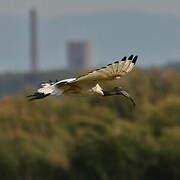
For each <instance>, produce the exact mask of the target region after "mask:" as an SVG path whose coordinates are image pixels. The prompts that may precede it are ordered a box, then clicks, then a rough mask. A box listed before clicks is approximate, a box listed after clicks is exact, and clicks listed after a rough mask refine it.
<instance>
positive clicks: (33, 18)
mask: <svg viewBox="0 0 180 180" xmlns="http://www.w3.org/2000/svg"><path fill="white" fill-rule="evenodd" d="M30 58H31V72H32V73H36V72H37V71H38V48H37V13H36V9H35V8H32V9H31V11H30Z"/></svg>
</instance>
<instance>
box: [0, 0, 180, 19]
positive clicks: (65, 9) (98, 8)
mask: <svg viewBox="0 0 180 180" xmlns="http://www.w3.org/2000/svg"><path fill="white" fill-rule="evenodd" d="M31 7H36V8H37V9H38V11H39V14H40V15H41V16H62V15H74V14H76V15H77V14H87V13H94V12H102V11H112V10H128V11H130V10H133V11H140V12H146V13H152V14H161V15H172V16H176V17H178V18H180V11H179V7H180V1H179V0H0V14H1V15H28V11H29V9H30V8H31Z"/></svg>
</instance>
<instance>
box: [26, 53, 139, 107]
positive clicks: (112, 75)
mask: <svg viewBox="0 0 180 180" xmlns="http://www.w3.org/2000/svg"><path fill="white" fill-rule="evenodd" d="M137 58H138V56H133V55H131V56H129V58H126V56H125V57H123V58H122V60H121V61H116V62H114V63H112V64H108V65H107V66H105V67H102V68H100V69H96V70H94V71H91V72H89V73H88V74H86V75H83V76H80V77H77V78H71V79H64V80H61V81H57V82H50V83H44V84H41V86H42V87H41V88H39V89H38V90H37V92H35V93H34V94H33V95H30V96H28V97H30V98H31V99H30V100H35V99H41V98H44V97H47V96H49V95H62V94H64V95H83V94H84V95H86V94H98V95H101V96H110V95H118V94H119V95H123V96H126V97H128V98H130V100H131V101H132V102H133V104H135V103H134V101H133V99H132V97H131V96H130V95H129V94H128V93H127V92H125V91H124V90H123V89H122V88H120V87H118V88H117V87H116V88H114V89H112V90H111V91H104V90H103V88H102V87H101V86H100V85H99V84H100V83H101V82H106V81H111V80H115V79H119V78H121V77H122V76H124V75H125V74H127V73H128V72H130V71H131V70H132V69H133V67H134V65H135V63H136V61H137Z"/></svg>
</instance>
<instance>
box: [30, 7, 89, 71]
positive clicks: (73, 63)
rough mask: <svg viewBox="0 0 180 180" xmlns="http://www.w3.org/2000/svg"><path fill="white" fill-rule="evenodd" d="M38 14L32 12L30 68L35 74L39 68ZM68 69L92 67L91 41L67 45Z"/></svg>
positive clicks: (73, 42) (33, 10) (33, 9)
mask: <svg viewBox="0 0 180 180" xmlns="http://www.w3.org/2000/svg"><path fill="white" fill-rule="evenodd" d="M37 25H38V24H37V12H36V9H35V8H32V9H31V11H30V67H31V70H30V71H31V73H32V74H35V73H37V72H38V71H39V68H38V37H37ZM66 59H67V62H68V69H71V70H82V69H87V68H89V67H90V65H91V60H92V45H91V42H90V41H89V40H84V41H70V42H68V43H67V57H66Z"/></svg>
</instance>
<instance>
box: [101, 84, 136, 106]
mask: <svg viewBox="0 0 180 180" xmlns="http://www.w3.org/2000/svg"><path fill="white" fill-rule="evenodd" d="M103 93H104V96H113V95H122V96H124V97H127V98H128V99H129V100H130V101H131V102H132V104H133V106H135V105H136V104H135V101H134V99H133V98H132V97H131V96H130V95H129V94H128V93H127V92H126V91H125V90H123V89H122V88H121V87H115V88H113V89H112V90H111V91H104V90H103Z"/></svg>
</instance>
